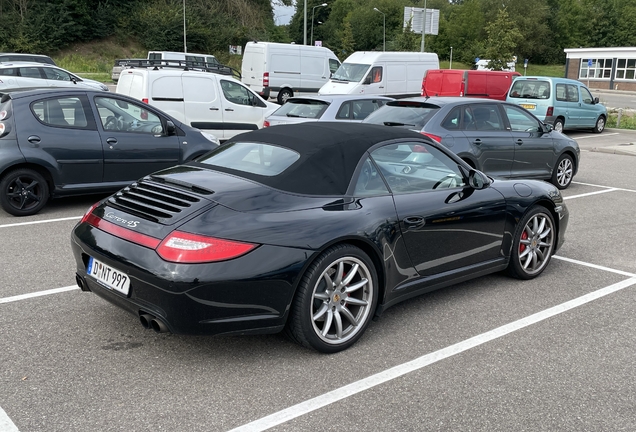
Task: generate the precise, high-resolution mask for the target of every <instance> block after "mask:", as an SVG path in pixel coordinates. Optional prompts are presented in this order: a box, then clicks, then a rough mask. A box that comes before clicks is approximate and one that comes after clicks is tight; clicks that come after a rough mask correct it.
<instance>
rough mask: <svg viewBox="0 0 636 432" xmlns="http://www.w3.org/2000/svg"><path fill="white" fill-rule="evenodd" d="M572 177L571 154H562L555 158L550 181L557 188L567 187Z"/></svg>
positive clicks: (572, 163)
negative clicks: (555, 161)
mask: <svg viewBox="0 0 636 432" xmlns="http://www.w3.org/2000/svg"><path fill="white" fill-rule="evenodd" d="M573 177H574V161H573V160H572V156H570V155H568V154H562V155H561V157H560V158H559V159H558V160H557V163H556V164H555V165H554V170H553V171H552V178H551V179H550V183H552V184H553V185H555V186H556V187H557V188H559V189H567V187H568V186H570V183H572V178H573Z"/></svg>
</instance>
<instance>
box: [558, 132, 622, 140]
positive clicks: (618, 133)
mask: <svg viewBox="0 0 636 432" xmlns="http://www.w3.org/2000/svg"><path fill="white" fill-rule="evenodd" d="M610 135H620V132H612V133H606V134H603V136H604V137H606V136H610ZM598 137H599V136H598V135H585V136H581V137H576V138H573V139H574V140H580V139H587V138H598ZM570 138H572V137H570Z"/></svg>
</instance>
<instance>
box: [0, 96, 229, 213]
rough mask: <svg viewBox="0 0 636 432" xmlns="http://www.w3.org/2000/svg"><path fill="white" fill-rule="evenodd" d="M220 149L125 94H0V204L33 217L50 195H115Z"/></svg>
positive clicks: (209, 138) (195, 131) (212, 140)
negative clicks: (162, 172)
mask: <svg viewBox="0 0 636 432" xmlns="http://www.w3.org/2000/svg"><path fill="white" fill-rule="evenodd" d="M218 145H219V144H218V141H217V139H216V138H215V137H214V136H213V135H210V134H207V133H204V132H201V131H199V130H198V129H194V128H192V127H190V126H187V125H185V124H183V123H181V122H179V121H178V120H176V119H174V118H173V117H170V116H169V115H167V114H165V113H164V112H162V111H160V110H158V109H156V108H154V107H152V106H150V105H147V104H145V103H143V102H141V101H139V100H137V99H134V98H130V97H127V96H123V95H118V94H112V93H104V92H102V91H99V90H94V91H93V90H86V89H83V90H76V89H66V88H57V89H51V88H39V89H20V90H15V91H10V92H5V93H0V206H2V208H3V209H4V210H5V211H6V212H7V213H10V214H12V215H16V216H26V215H32V214H35V213H37V212H38V211H40V210H41V209H42V208H43V207H44V206H45V205H46V202H47V200H48V199H49V198H50V197H61V196H68V195H78V194H92V193H103V192H111V191H116V190H118V189H121V188H122V187H124V186H126V185H128V184H130V183H132V182H133V181H135V180H137V179H139V178H141V177H143V176H145V175H147V174H149V173H151V172H153V171H157V170H160V169H163V168H167V167H170V166H173V165H177V164H180V163H183V162H185V161H187V160H190V159H193V158H195V157H197V156H199V155H201V154H203V153H206V152H208V151H209V150H212V149H214V148H216V147H218Z"/></svg>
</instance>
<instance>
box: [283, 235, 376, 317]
mask: <svg viewBox="0 0 636 432" xmlns="http://www.w3.org/2000/svg"><path fill="white" fill-rule="evenodd" d="M340 245H350V246H354V247H357V248H358V249H360V250H361V251H362V252H364V253H365V254H367V256H368V257H369V258H370V259H371V261H372V262H373V266H374V268H375V271H376V274H377V276H378V301H377V303H376V310H375V311H373V313H374V315H375V312H376V311H377V310H378V306H379V305H380V304H381V303H382V301H383V299H384V293H385V290H386V273H385V272H384V268H383V266H382V258H381V253H380V249H379V248H378V247H377V245H375V244H373V243H372V242H370V241H369V240H366V239H363V238H359V237H357V238H356V237H347V238H340V239H335V240H333V241H330V242H329V243H326V244H325V245H323V246H322V247H321V248H320V249H316V251H315V252H314V253H313V254H312V256H311V258H310V259H308V260H307V262H306V263H305V265H303V268H302V269H301V270H300V272H299V273H298V278H297V280H296V281H295V282H294V289H293V295H292V297H291V298H290V301H289V305H288V308H287V315H288V316H289V310H290V307H291V305H292V304H293V303H294V299H295V297H296V295H297V294H298V285H299V284H300V282H301V280H302V278H303V275H304V274H305V273H306V272H307V269H308V268H309V267H310V266H311V265H312V264H313V263H314V262H315V261H316V260H317V259H318V258H319V257H320V256H321V255H322V253H323V252H325V251H326V250H327V249H329V248H332V247H334V246H340ZM285 319H287V318H285Z"/></svg>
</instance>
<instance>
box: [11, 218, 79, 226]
mask: <svg viewBox="0 0 636 432" xmlns="http://www.w3.org/2000/svg"><path fill="white" fill-rule="evenodd" d="M81 218H82V216H71V217H65V218H57V219H44V220H37V221H31V222H18V223H12V224H4V225H0V228H10V227H16V226H23V225H35V224H43V223H49V222H60V221H67V220H76V219H81Z"/></svg>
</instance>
